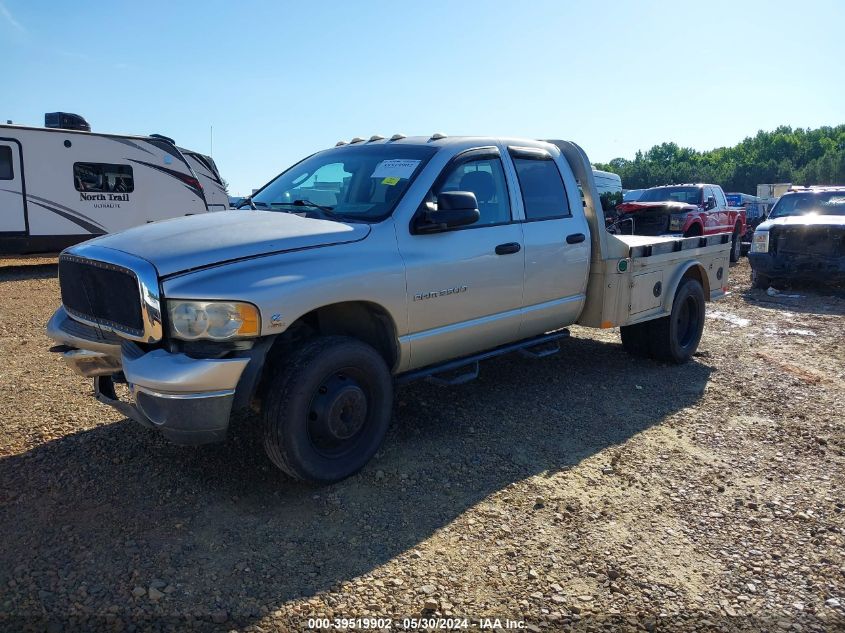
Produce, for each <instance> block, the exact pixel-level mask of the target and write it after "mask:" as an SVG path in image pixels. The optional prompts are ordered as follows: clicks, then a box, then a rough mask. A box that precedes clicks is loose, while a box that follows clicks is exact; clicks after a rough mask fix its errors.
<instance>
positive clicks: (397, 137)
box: [390, 134, 405, 141]
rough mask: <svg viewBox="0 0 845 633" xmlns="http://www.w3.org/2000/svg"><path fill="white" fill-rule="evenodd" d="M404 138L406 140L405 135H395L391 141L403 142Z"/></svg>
mask: <svg viewBox="0 0 845 633" xmlns="http://www.w3.org/2000/svg"><path fill="white" fill-rule="evenodd" d="M403 138H405V135H404V134H394V135H393V136H391V137H390V140H391V141H401V140H402V139H403Z"/></svg>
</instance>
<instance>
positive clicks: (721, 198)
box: [713, 187, 728, 209]
mask: <svg viewBox="0 0 845 633" xmlns="http://www.w3.org/2000/svg"><path fill="white" fill-rule="evenodd" d="M713 191H714V192H715V193H716V204H718V205H719V207H720V208H722V209H724V208H725V207H727V206H728V201H727V199H726V198H725V192H724V191H722V188H721V187H713Z"/></svg>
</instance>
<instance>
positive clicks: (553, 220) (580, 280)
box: [505, 145, 590, 338]
mask: <svg viewBox="0 0 845 633" xmlns="http://www.w3.org/2000/svg"><path fill="white" fill-rule="evenodd" d="M505 149H506V153H507V156H508V167H509V170H510V171H511V174H512V180H513V181H514V183H515V188H516V189H517V190H518V194H519V195H518V196H517V205H518V207H519V213H520V216H521V218H522V231H523V239H524V242H525V282H524V286H525V287H524V290H523V301H522V303H523V316H522V322H521V324H520V331H519V338H528V337H530V336H534V335H538V334H542V333H543V332H548V331H550V330H553V329H557V328H560V327H564V326H566V325H570V324H571V323H574V322H575V321H576V320H577V319H578V315H579V314H580V313H581V310H582V308H583V305H584V301H585V299H586V289H587V279H588V274H589V267H590V233H589V227H588V225H587V219H586V218H585V216H584V212H583V205H582V202H581V197H580V194H579V189H578V184H577V182H576V180H575V176H574V175H573V174H572V172H571V170H570V169H569V166H568V165H567V164H566V161H565V160H564V159H563V158H562V157H561V156H560V151H559V150H558V149H557V148H556V147H551V148H545V147H521V146H515V145H509V146H507V148H505Z"/></svg>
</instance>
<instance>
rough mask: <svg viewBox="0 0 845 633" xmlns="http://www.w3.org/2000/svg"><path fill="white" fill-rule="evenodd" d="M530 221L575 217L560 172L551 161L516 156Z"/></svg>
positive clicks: (518, 174) (526, 214) (514, 159)
mask: <svg viewBox="0 0 845 633" xmlns="http://www.w3.org/2000/svg"><path fill="white" fill-rule="evenodd" d="M513 164H514V166H515V167H516V175H517V178H518V179H519V188H520V189H521V190H522V204H523V205H524V206H525V219H526V220H548V219H551V218H563V217H568V216H570V215H572V211H571V210H570V209H569V198H568V197H567V196H566V188H565V187H564V185H563V178H561V175H560V171H559V170H558V168H557V165H555V162H554V161H553V160H551V159H550V158H542V159H538V158H523V157H518V156H514V157H513Z"/></svg>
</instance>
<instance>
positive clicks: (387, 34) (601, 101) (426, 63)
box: [0, 0, 845, 194]
mask: <svg viewBox="0 0 845 633" xmlns="http://www.w3.org/2000/svg"><path fill="white" fill-rule="evenodd" d="M843 26H845V0H804V1H802V2H796V1H794V0H793V1H788V2H787V1H785V0H713V1H708V2H703V1H702V2H685V1H683V0H678V1H669V0H667V1H658V0H651V1H649V0H643V1H639V2H635V1H633V0H632V1H621V0H620V1H618V2H617V1H614V0H604V2H587V1H586V0H582V1H579V2H570V1H566V0H548V1H541V0H520V1H514V0H502V1H495V0H488V1H486V2H477V1H474V0H472V1H471V0H460V1H457V0H452V1H448V2H447V1H445V0H443V1H440V0H430V1H429V0H427V1H425V2H397V1H395V0H394V1H391V2H381V1H372V2H370V1H367V0H354V1H353V0H345V1H337V2H336V1H328V0H322V1H320V2H316V1H315V2H270V1H267V2H222V1H217V0H212V1H204V2H198V1H196V2H188V1H185V2H176V1H173V0H171V1H168V2H164V1H159V0H144V1H143V2H110V3H103V2H102V1H97V2H94V1H87V0H77V1H75V2H54V1H53V0H0V78H1V79H0V81H2V83H0V95H1V96H0V118H2V119H3V120H6V119H12V120H14V121H15V122H20V123H26V124H34V125H41V124H43V113H44V112H47V111H54V110H65V111H69V112H77V113H79V114H82V115H83V116H85V117H86V118H87V119H88V121H89V122H90V123H91V125H92V127H93V128H94V129H95V130H98V131H104V132H120V133H133V134H146V133H150V132H160V133H163V134H167V135H168V136H172V137H174V138H175V139H176V141H177V142H178V143H179V144H180V145H183V146H185V147H189V148H192V149H196V150H198V151H202V152H206V153H207V152H209V150H210V147H209V128H210V126H213V127H214V153H213V155H214V158H215V160H216V161H217V163H218V165H219V167H220V171H221V172H222V174H223V177H224V178H226V179H227V180H228V181H229V183H230V191H231V193H233V194H236V193H241V194H243V193H248V192H249V191H250V190H251V188H253V187H258V186H260V185H262V184H263V183H265V182H266V181H267V180H269V179H270V178H272V177H273V176H274V175H276V174H277V173H278V172H279V171H281V170H282V169H284V168H285V167H287V166H289V165H290V164H291V163H292V162H294V161H296V160H297V159H299V158H301V157H303V156H304V155H306V154H309V153H311V152H313V151H315V150H317V149H321V148H323V147H326V146H329V145H333V144H334V143H335V141H337V140H338V139H341V138H343V139H349V138H351V137H352V136H356V135H360V136H369V135H371V134H375V133H380V134H383V135H389V134H392V133H394V132H403V133H405V134H430V133H432V132H435V131H442V132H445V133H447V134H493V135H510V136H529V137H545V138H549V137H555V138H566V139H571V140H574V141H577V142H578V143H580V144H581V145H582V146H583V147H584V148H585V149H586V151H587V153H588V154H589V156H590V157H591V159H592V160H593V161H607V160H609V159H611V158H613V157H615V156H624V157H628V158H630V157H632V156H633V154H634V152H635V151H636V150H637V149H647V148H649V147H651V146H652V145H654V144H655V143H659V142H662V141H675V142H676V143H678V144H680V145H684V146H691V147H695V148H697V149H710V148H713V147H719V146H723V145H732V144H734V143H736V142H738V141H740V140H741V139H743V138H744V137H746V136H749V135H753V134H754V133H756V131H757V130H759V129H773V128H774V127H776V126H777V125H780V124H789V125H792V126H801V127H808V126H809V127H817V126H820V125H836V124H840V123H843V122H845V63H844V62H845V37H843V36H842V29H843Z"/></svg>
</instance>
